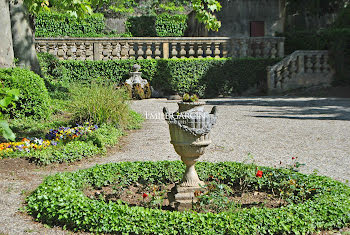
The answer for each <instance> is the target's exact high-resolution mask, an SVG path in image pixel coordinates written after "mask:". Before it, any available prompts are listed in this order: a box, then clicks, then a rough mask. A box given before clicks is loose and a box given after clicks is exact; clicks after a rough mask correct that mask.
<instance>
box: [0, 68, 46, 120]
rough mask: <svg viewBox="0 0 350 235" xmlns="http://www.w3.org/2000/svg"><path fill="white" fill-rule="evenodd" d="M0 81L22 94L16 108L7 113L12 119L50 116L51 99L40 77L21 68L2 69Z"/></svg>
mask: <svg viewBox="0 0 350 235" xmlns="http://www.w3.org/2000/svg"><path fill="white" fill-rule="evenodd" d="M0 80H1V81H2V82H3V83H4V85H5V86H6V87H10V88H17V89H19V90H20V93H21V94H20V97H19V100H18V101H17V102H16V106H13V107H12V108H9V109H8V111H7V112H8V113H9V114H10V116H11V117H13V118H18V117H24V116H31V117H33V118H35V119H40V118H44V119H45V118H48V117H49V116H50V113H51V112H50V107H49V105H50V98H49V95H48V92H47V89H46V87H45V83H44V80H43V79H42V78H41V77H40V76H39V75H37V74H35V73H34V72H32V71H29V70H26V69H21V68H10V69H0Z"/></svg>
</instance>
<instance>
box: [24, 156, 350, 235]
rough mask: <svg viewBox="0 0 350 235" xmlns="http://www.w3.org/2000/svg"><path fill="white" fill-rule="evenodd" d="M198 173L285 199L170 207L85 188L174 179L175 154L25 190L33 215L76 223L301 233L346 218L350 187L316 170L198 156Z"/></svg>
mask: <svg viewBox="0 0 350 235" xmlns="http://www.w3.org/2000/svg"><path fill="white" fill-rule="evenodd" d="M196 168H197V171H198V175H199V177H200V178H201V180H208V179H209V177H212V176H216V177H217V178H219V179H220V180H221V181H222V182H224V183H226V184H228V185H229V184H231V185H245V186H246V187H248V188H253V189H256V190H259V191H269V190H270V191H275V192H278V193H280V195H283V198H284V200H287V201H288V205H287V206H283V207H280V208H256V207H253V208H250V209H248V208H243V209H241V210H237V211H235V212H221V213H217V214H214V213H197V212H191V211H188V212H176V211H163V210H159V209H150V208H144V207H138V206H129V205H127V204H126V203H124V202H122V201H118V202H105V201H103V200H95V199H90V198H88V197H87V196H85V195H84V193H83V191H84V190H85V189H87V188H91V187H93V188H101V187H103V186H108V185H110V184H115V183H119V184H120V185H125V186H128V185H134V184H136V183H139V184H144V185H145V184H146V185H147V184H160V183H161V184H170V182H175V181H178V180H180V177H181V176H182V174H183V172H184V170H185V167H184V165H183V164H182V163H181V162H180V161H161V162H120V163H111V164H105V165H97V166H95V167H93V168H90V169H85V170H80V171H77V172H75V173H72V172H67V173H59V174H56V175H54V176H49V177H47V178H46V179H45V181H44V182H43V183H42V184H41V185H40V186H39V187H38V188H37V189H36V190H35V191H34V192H33V193H32V194H31V195H30V196H29V197H28V198H27V200H26V202H27V205H26V209H27V211H28V213H29V214H31V215H32V216H34V217H35V218H36V220H38V221H41V222H43V223H46V224H48V225H50V226H56V225H58V226H62V227H63V228H66V229H71V230H74V231H78V230H82V231H89V232H97V233H123V234H129V233H132V234H165V233H166V234H285V233H294V234H305V233H312V232H314V231H317V230H325V229H332V228H341V227H343V226H345V225H346V224H347V223H349V222H350V188H349V187H348V186H347V185H345V184H342V183H340V182H338V181H335V180H332V179H330V178H328V177H325V176H318V175H316V174H311V175H304V174H301V173H298V172H295V171H292V170H290V169H275V168H270V167H257V166H256V165H253V164H249V165H247V164H242V163H235V162H221V163H208V162H199V163H197V166H196Z"/></svg>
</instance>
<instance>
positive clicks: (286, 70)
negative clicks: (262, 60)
mask: <svg viewBox="0 0 350 235" xmlns="http://www.w3.org/2000/svg"><path fill="white" fill-rule="evenodd" d="M267 70H268V71H267V87H268V92H269V93H270V94H278V93H282V92H284V91H287V90H292V89H297V88H303V87H311V86H319V85H325V86H328V85H330V83H331V80H332V78H333V75H334V71H333V69H332V68H331V67H330V64H329V57H328V51H295V52H293V53H292V54H290V55H289V56H287V57H285V58H284V59H283V60H281V61H280V62H278V63H277V64H275V65H274V66H269V67H268V68H267Z"/></svg>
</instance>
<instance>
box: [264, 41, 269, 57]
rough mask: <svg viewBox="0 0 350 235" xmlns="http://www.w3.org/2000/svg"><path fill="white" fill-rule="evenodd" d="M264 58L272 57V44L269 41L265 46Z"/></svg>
mask: <svg viewBox="0 0 350 235" xmlns="http://www.w3.org/2000/svg"><path fill="white" fill-rule="evenodd" d="M263 48H264V58H269V57H270V50H271V42H270V41H267V42H266V43H265V44H264V47H263Z"/></svg>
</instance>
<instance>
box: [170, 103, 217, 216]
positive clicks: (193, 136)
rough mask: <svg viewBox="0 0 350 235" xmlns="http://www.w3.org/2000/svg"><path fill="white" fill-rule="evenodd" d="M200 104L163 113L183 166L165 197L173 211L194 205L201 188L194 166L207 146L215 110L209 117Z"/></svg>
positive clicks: (183, 106)
mask: <svg viewBox="0 0 350 235" xmlns="http://www.w3.org/2000/svg"><path fill="white" fill-rule="evenodd" d="M204 104H205V103H204V102H179V103H178V105H179V110H178V111H176V112H175V113H169V111H168V109H167V108H164V109H163V112H164V115H165V120H166V121H167V122H168V124H169V131H170V138H171V141H170V143H171V144H173V146H174V148H175V151H176V153H177V154H179V155H180V156H181V160H182V161H183V162H184V163H185V165H186V170H185V174H184V176H183V178H182V180H181V182H180V183H178V184H177V185H176V186H175V187H174V188H172V190H171V193H169V194H168V198H169V202H170V205H171V206H173V207H175V209H177V210H184V209H187V208H191V206H192V203H193V202H195V201H196V198H195V196H194V193H195V192H196V191H198V190H199V191H200V190H203V189H202V187H201V186H204V182H202V181H201V180H200V179H199V177H198V175H197V172H196V169H195V163H196V161H197V160H198V159H199V157H200V156H201V155H203V153H204V150H205V148H206V147H207V146H208V145H209V144H210V143H211V140H210V135H209V132H210V130H211V128H212V126H213V125H214V124H215V122H216V107H215V106H214V107H213V109H212V111H211V112H210V113H208V112H206V111H204Z"/></svg>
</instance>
